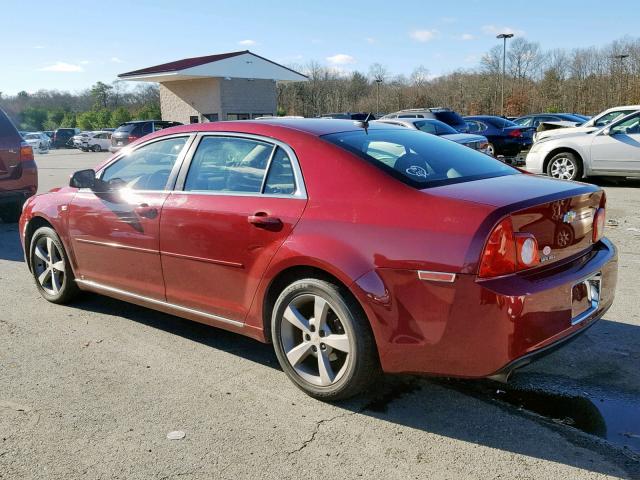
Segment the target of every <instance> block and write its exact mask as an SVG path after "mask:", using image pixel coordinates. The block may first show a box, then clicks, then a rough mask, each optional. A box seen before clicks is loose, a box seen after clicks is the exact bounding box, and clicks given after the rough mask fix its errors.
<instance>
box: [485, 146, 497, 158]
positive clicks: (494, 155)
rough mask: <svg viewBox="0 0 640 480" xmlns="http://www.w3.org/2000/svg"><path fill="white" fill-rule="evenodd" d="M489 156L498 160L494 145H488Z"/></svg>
mask: <svg viewBox="0 0 640 480" xmlns="http://www.w3.org/2000/svg"><path fill="white" fill-rule="evenodd" d="M487 154H488V155H491V156H492V157H493V158H496V147H495V146H494V145H493V143H490V144H488V145H487Z"/></svg>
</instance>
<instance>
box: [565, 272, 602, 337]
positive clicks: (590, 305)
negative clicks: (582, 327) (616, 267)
mask: <svg viewBox="0 0 640 480" xmlns="http://www.w3.org/2000/svg"><path fill="white" fill-rule="evenodd" d="M601 291H602V274H601V273H599V272H598V273H596V274H595V275H592V276H591V277H589V278H587V279H586V280H582V281H580V282H578V283H576V284H575V285H574V286H573V287H572V288H571V325H576V324H578V323H580V322H582V321H584V320H586V319H587V318H589V316H591V314H592V313H594V312H595V311H596V310H597V309H598V306H599V305H600V292H601Z"/></svg>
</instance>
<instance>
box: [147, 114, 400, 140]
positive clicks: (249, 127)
mask: <svg viewBox="0 0 640 480" xmlns="http://www.w3.org/2000/svg"><path fill="white" fill-rule="evenodd" d="M273 127H277V128H279V129H285V130H292V131H298V132H303V133H308V134H310V135H314V136H322V135H329V134H331V133H339V132H349V131H357V130H363V127H362V122H361V121H358V120H342V119H332V118H282V119H264V120H238V121H225V122H206V123H193V124H189V125H179V126H176V127H171V128H167V129H164V130H159V132H164V133H165V134H166V133H180V132H220V131H223V132H224V131H227V132H245V133H258V134H259V133H263V134H267V133H268V130H270V129H271V128H273ZM368 128H369V130H388V129H390V128H402V127H394V126H393V125H389V124H386V125H383V124H380V123H375V122H374V121H371V122H370V123H369V126H368Z"/></svg>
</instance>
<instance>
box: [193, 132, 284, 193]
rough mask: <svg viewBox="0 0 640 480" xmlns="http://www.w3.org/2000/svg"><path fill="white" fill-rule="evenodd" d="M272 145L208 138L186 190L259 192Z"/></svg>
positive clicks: (198, 156)
mask: <svg viewBox="0 0 640 480" xmlns="http://www.w3.org/2000/svg"><path fill="white" fill-rule="evenodd" d="M272 152H273V145H271V144H269V143H266V142H260V141H258V140H251V139H247V138H236V137H205V138H203V139H202V141H201V142H200V144H199V145H198V149H197V150H196V152H195V154H194V155H193V159H192V160H191V166H190V167H189V172H188V173H187V179H186V181H185V185H184V189H185V190H186V191H211V192H235V193H260V191H261V188H262V181H263V179H264V175H265V172H266V169H267V164H268V162H269V158H270V157H271V153H272Z"/></svg>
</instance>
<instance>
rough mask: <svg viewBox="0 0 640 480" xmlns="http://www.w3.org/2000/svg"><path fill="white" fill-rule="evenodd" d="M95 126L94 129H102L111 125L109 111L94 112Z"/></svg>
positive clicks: (104, 109)
mask: <svg viewBox="0 0 640 480" xmlns="http://www.w3.org/2000/svg"><path fill="white" fill-rule="evenodd" d="M95 118H96V125H95V126H94V128H104V127H108V126H109V125H111V110H108V109H106V108H103V109H101V110H99V111H98V112H96V115H95Z"/></svg>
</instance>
